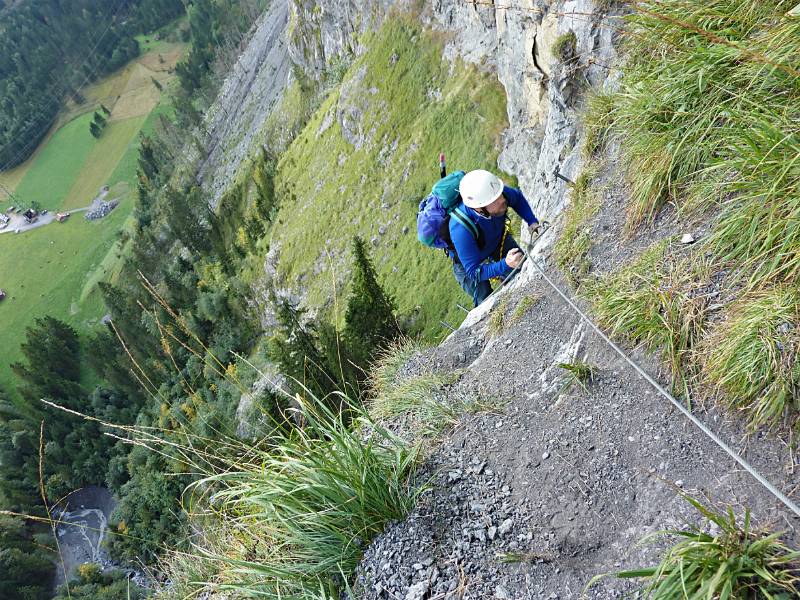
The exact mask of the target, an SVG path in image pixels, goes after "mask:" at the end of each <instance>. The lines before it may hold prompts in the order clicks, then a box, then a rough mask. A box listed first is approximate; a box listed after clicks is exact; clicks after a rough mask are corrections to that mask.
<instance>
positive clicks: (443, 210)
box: [417, 171, 483, 259]
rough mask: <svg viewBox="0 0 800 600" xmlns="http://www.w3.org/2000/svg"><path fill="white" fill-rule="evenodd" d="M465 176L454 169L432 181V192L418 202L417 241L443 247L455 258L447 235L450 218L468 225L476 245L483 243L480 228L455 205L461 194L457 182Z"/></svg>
mask: <svg viewBox="0 0 800 600" xmlns="http://www.w3.org/2000/svg"><path fill="white" fill-rule="evenodd" d="M463 177H464V171H453V172H452V173H450V174H449V175H447V176H446V177H442V178H441V179H440V180H439V181H437V182H436V184H434V186H433V189H432V190H431V193H430V194H429V195H428V196H427V197H426V198H425V199H424V200H423V201H422V202H420V203H419V210H418V211H417V237H418V238H419V241H420V242H422V243H423V244H425V245H426V246H429V247H431V248H442V249H444V250H445V251H449V252H451V253H452V255H453V256H454V257H455V258H456V259H457V258H458V257H457V256H456V251H455V247H454V246H453V242H452V240H451V239H450V219H451V218H453V219H456V220H457V221H458V222H459V223H461V224H462V225H463V226H464V227H466V228H467V231H469V232H470V233H471V234H472V237H473V238H475V241H476V242H477V244H478V247H482V246H483V243H482V241H483V240H482V236H481V232H480V230H479V229H478V227H477V226H476V225H475V223H473V222H472V220H471V219H470V218H469V217H468V216H467V214H466V213H465V212H463V211H462V210H461V209H460V208H459V207H458V206H459V204H460V203H461V196H460V195H459V193H458V185H459V184H460V183H461V179H462V178H463Z"/></svg>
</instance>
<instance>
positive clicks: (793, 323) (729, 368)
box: [702, 287, 800, 427]
mask: <svg viewBox="0 0 800 600" xmlns="http://www.w3.org/2000/svg"><path fill="white" fill-rule="evenodd" d="M799 354H800V293H798V290H797V289H796V288H790V287H779V288H774V289H771V290H766V291H763V292H757V293H753V294H751V295H749V296H745V297H744V298H742V299H741V300H740V301H739V302H738V303H737V305H736V306H735V307H733V308H732V309H731V311H730V316H729V318H728V319H727V320H725V321H723V322H722V323H720V324H719V325H718V326H717V327H716V328H715V330H714V331H713V332H712V333H711V334H710V335H709V336H708V338H707V339H706V340H705V341H704V342H703V345H702V356H703V359H704V360H703V374H704V376H705V378H706V381H707V382H708V383H709V384H710V385H711V386H714V387H716V388H718V389H722V390H724V391H725V392H727V399H728V402H729V403H730V404H731V405H732V406H733V407H735V408H739V409H742V410H744V411H745V415H746V417H747V418H748V420H749V421H750V425H751V426H752V427H759V426H762V425H774V424H776V423H778V422H780V421H781V420H782V418H783V417H784V416H785V415H786V414H787V413H789V414H790V415H792V416H794V415H796V411H797V410H798V409H800V399H799V397H800V362H799V361H798V355H799ZM790 409H791V410H790Z"/></svg>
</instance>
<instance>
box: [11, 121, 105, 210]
mask: <svg viewBox="0 0 800 600" xmlns="http://www.w3.org/2000/svg"><path fill="white" fill-rule="evenodd" d="M91 121H92V114H91V113H87V114H85V115H82V116H80V117H77V118H75V119H73V120H72V121H70V122H69V123H67V124H66V125H64V126H63V127H62V128H61V129H59V130H58V131H57V132H56V133H55V134H54V135H53V137H52V138H51V139H50V141H49V142H48V143H47V145H46V146H45V147H44V148H42V150H41V152H40V153H39V154H38V156H37V157H36V160H35V162H34V163H33V164H32V165H31V167H30V169H28V172H27V173H26V174H25V177H24V178H23V179H22V181H20V183H19V185H18V186H17V190H16V194H17V196H19V198H20V199H21V201H22V202H24V204H25V205H26V206H28V205H30V203H31V202H38V203H39V205H40V206H41V207H42V208H46V209H48V210H58V209H60V208H61V206H62V204H63V203H64V199H65V198H66V197H67V194H68V193H69V190H70V189H71V188H72V186H73V185H74V184H75V182H76V181H77V179H78V177H79V175H80V172H81V170H82V168H83V166H84V164H85V163H86V159H87V157H88V156H89V154H90V153H91V152H92V149H93V148H94V147H95V144H96V143H97V140H95V139H94V138H93V137H92V134H90V133H89V123H91ZM89 202H91V198H89ZM89 202H86V204H84V206H86V205H87V204H89Z"/></svg>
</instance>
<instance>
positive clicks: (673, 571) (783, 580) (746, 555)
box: [587, 496, 800, 600]
mask: <svg viewBox="0 0 800 600" xmlns="http://www.w3.org/2000/svg"><path fill="white" fill-rule="evenodd" d="M684 498H685V499H686V500H687V501H688V502H690V503H691V504H692V505H693V506H694V507H695V508H696V509H697V510H698V511H699V512H700V513H701V514H702V515H703V517H705V519H706V520H707V525H708V526H709V528H710V529H711V530H712V531H715V533H706V532H705V531H704V530H703V529H701V528H699V527H690V528H689V529H687V530H683V531H665V532H660V533H657V534H655V537H663V536H666V535H669V536H676V537H678V538H679V539H680V541H679V542H678V543H676V544H675V545H674V546H672V547H670V548H668V549H667V551H666V553H665V554H664V556H663V558H662V559H661V562H660V563H659V564H658V566H656V567H651V568H646V569H638V570H634V571H623V572H620V573H617V574H616V576H617V577H620V578H625V579H643V580H644V581H645V583H646V587H645V589H644V597H645V598H650V599H651V600H672V599H673V598H698V599H699V598H709V599H710V598H731V599H733V598H742V599H744V598H774V599H783V598H786V599H788V598H797V597H798V596H800V589H798V587H797V584H798V581H800V552H797V551H793V550H791V549H789V548H788V547H787V546H786V545H785V544H784V543H783V542H782V541H781V540H780V539H779V536H780V534H774V533H773V534H769V535H768V534H766V533H763V532H759V531H753V529H752V527H751V523H750V513H749V511H748V512H746V513H745V516H744V519H743V521H742V523H741V524H740V523H738V522H737V519H736V517H735V515H734V513H733V510H732V509H731V508H730V507H729V508H728V510H727V511H726V512H725V513H722V512H716V511H715V510H713V509H711V508H707V507H705V506H703V504H701V503H700V502H699V501H697V500H695V499H694V498H691V497H689V496H684ZM651 537H654V536H648V538H645V540H647V539H649V538H651ZM597 579H598V578H595V579H593V580H592V582H590V584H589V585H591V584H592V583H593V582H594V581H596V580H597ZM587 587H588V586H587Z"/></svg>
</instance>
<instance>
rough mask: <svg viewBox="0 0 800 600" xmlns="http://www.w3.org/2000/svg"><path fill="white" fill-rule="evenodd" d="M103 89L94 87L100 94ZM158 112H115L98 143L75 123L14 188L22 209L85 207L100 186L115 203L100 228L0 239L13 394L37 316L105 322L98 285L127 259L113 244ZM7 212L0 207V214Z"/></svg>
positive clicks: (44, 230)
mask: <svg viewBox="0 0 800 600" xmlns="http://www.w3.org/2000/svg"><path fill="white" fill-rule="evenodd" d="M144 58H145V57H142V59H139V60H140V61H141V60H143V59H144ZM132 71H133V70H132V69H127V70H126V71H125V73H126V74H128V73H130V72H132ZM112 77H117V78H119V77H120V75H119V74H118V75H116V76H112ZM103 85H104V82H98V87H99V88H100V87H102V86H103ZM124 99H125V98H124V97H123V100H124ZM163 110H165V108H164V107H162V106H161V105H157V106H156V108H155V109H154V110H152V111H151V112H149V114H145V115H138V116H132V117H128V118H123V119H114V113H115V111H114V109H112V118H111V119H109V122H108V125H107V126H106V128H105V130H104V131H103V135H102V136H101V137H100V139H97V140H96V139H95V138H93V137H92V135H91V134H90V133H89V122H90V121H91V118H92V113H91V112H90V113H86V114H83V115H80V116H78V117H75V118H74V119H72V120H71V121H69V122H68V123H65V124H64V125H63V126H62V127H61V128H60V129H58V130H57V131H56V132H54V133H53V134H52V135H51V136H50V137H49V138H48V139H47V141H46V143H45V144H44V145H43V146H42V147H41V148H39V150H38V151H37V152H36V154H35V155H34V157H33V158H32V159H31V161H29V163H28V164H26V165H25V170H24V172H23V173H21V176H18V177H17V178H16V181H12V183H15V184H16V185H15V186H14V187H15V188H16V189H15V193H16V195H17V197H18V198H19V199H20V200H21V201H22V204H23V205H24V206H27V205H29V204H30V203H31V202H34V201H35V202H38V203H39V204H40V206H41V207H42V208H46V209H48V210H51V211H56V210H70V209H74V208H79V207H84V206H88V205H89V204H91V202H92V199H93V198H94V197H95V196H96V195H97V193H98V191H99V189H100V187H101V186H103V185H108V186H110V194H109V195H108V198H107V199H109V200H110V199H114V198H116V199H119V200H120V204H119V206H118V207H117V208H116V209H115V210H114V211H113V212H111V213H110V214H109V215H108V216H107V217H105V218H104V219H101V220H98V221H94V222H90V221H86V220H85V219H84V216H83V214H82V213H77V214H74V215H72V216H71V217H70V218H69V220H67V221H66V222H64V223H52V224H50V225H46V226H43V227H40V228H37V229H33V230H30V231H25V232H22V233H19V234H14V233H3V234H0V288H2V289H3V290H4V291H5V292H6V294H7V296H6V299H5V300H3V301H1V302H0V348H2V349H3V352H2V360H0V386H1V387H4V388H9V389H10V390H13V388H14V378H13V374H12V372H11V369H10V366H9V365H10V364H11V363H13V362H15V361H17V360H20V359H21V358H22V355H21V353H20V344H21V343H22V342H23V341H24V339H25V330H26V328H27V327H29V326H30V325H32V324H33V322H34V320H35V319H36V318H37V317H41V316H44V315H52V316H54V317H57V318H59V319H63V320H65V321H67V322H68V323H70V324H71V325H73V326H74V327H76V328H77V329H78V330H79V331H84V332H85V331H88V330H90V329H91V328H92V327H94V326H96V325H97V324H98V323H99V321H100V319H101V318H102V316H103V314H104V312H105V308H104V306H103V301H102V298H101V297H100V293H99V290H98V288H97V283H98V282H99V281H108V280H113V277H114V275H115V273H116V269H117V266H118V263H119V259H120V256H121V253H123V252H124V249H123V248H122V247H121V245H120V244H119V243H118V240H119V239H120V234H121V232H122V231H123V230H124V229H125V227H126V226H127V225H128V219H129V217H130V215H131V212H132V209H133V202H134V196H133V191H134V190H135V187H136V186H135V183H136V163H137V159H138V154H139V134H140V133H141V132H148V131H151V130H152V128H153V126H154V124H155V121H156V118H157V116H158V114H159V113H161V112H162V111H163ZM12 175H13V174H12ZM6 181H8V179H7V180H6ZM9 205H10V202H8V201H5V202H0V210H5V209H6V208H7V207H8V206H9ZM12 394H13V392H12ZM14 395H15V394H14Z"/></svg>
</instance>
